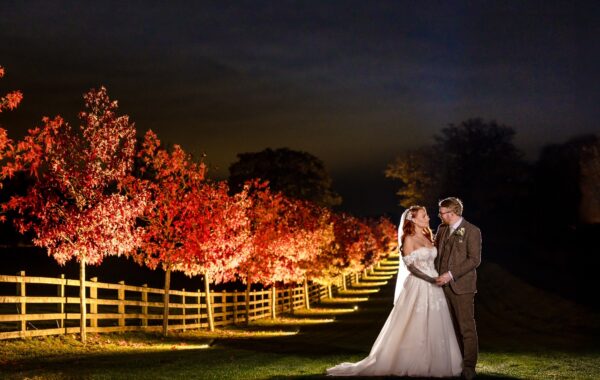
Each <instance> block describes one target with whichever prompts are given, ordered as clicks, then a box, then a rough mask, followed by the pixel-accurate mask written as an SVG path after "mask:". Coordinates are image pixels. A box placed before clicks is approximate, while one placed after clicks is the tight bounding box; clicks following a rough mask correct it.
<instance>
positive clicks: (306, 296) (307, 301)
mask: <svg viewBox="0 0 600 380" xmlns="http://www.w3.org/2000/svg"><path fill="white" fill-rule="evenodd" d="M304 307H306V309H310V295H309V294H308V280H307V279H306V277H304Z"/></svg>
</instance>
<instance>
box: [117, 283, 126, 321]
mask: <svg viewBox="0 0 600 380" xmlns="http://www.w3.org/2000/svg"><path fill="white" fill-rule="evenodd" d="M119 285H121V286H119V290H118V291H117V292H118V298H119V306H118V307H119V327H122V326H125V303H124V301H125V281H119Z"/></svg>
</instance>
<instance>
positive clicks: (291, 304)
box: [289, 285, 294, 314]
mask: <svg viewBox="0 0 600 380" xmlns="http://www.w3.org/2000/svg"><path fill="white" fill-rule="evenodd" d="M289 289H290V294H289V300H290V304H289V307H290V314H294V286H293V285H291V286H290V288H289Z"/></svg>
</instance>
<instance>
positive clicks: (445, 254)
mask: <svg viewBox="0 0 600 380" xmlns="http://www.w3.org/2000/svg"><path fill="white" fill-rule="evenodd" d="M435 246H436V247H437V249H438V255H437V257H436V260H435V266H436V269H437V271H438V273H439V274H440V275H441V274H443V273H446V272H448V271H449V272H450V273H452V277H453V280H452V281H450V283H449V284H448V285H446V286H444V293H445V294H446V299H447V300H448V304H449V305H450V310H451V311H452V319H453V321H454V324H455V330H456V335H457V338H458V343H459V345H460V348H461V351H462V353H463V367H466V368H472V369H475V364H477V355H478V343H477V330H476V327H475V308H474V304H473V302H474V300H475V293H477V284H476V282H477V272H476V271H475V268H477V267H478V266H479V264H480V263H481V232H480V231H479V228H477V227H476V226H474V225H472V224H471V223H469V222H467V221H466V220H465V219H464V218H463V220H462V222H461V223H460V224H459V225H458V227H457V228H456V230H455V231H453V232H452V233H450V227H449V226H448V225H446V224H441V225H440V226H439V227H438V230H437V233H436V236H435Z"/></svg>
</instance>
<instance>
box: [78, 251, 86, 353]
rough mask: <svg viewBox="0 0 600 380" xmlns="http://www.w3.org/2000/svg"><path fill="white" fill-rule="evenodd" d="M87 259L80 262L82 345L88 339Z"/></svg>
mask: <svg viewBox="0 0 600 380" xmlns="http://www.w3.org/2000/svg"><path fill="white" fill-rule="evenodd" d="M85 293H86V292H85V257H82V258H81V260H80V261H79V326H80V337H81V343H83V344H85V342H86V339H87V332H86V327H87V315H86V312H87V305H86V302H85V301H86V300H85Z"/></svg>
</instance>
